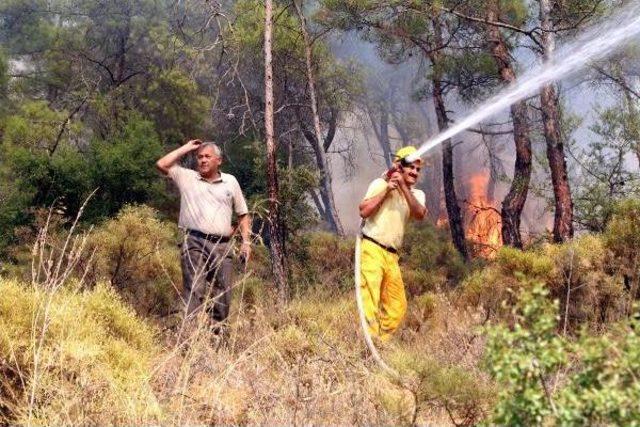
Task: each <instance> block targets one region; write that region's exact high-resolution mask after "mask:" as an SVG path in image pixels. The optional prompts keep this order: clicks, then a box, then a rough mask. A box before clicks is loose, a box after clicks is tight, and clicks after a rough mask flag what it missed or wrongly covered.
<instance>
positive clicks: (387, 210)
mask: <svg viewBox="0 0 640 427" xmlns="http://www.w3.org/2000/svg"><path fill="white" fill-rule="evenodd" d="M385 188H387V181H385V180H384V179H382V178H378V179H375V180H374V181H373V182H372V183H371V184H369V188H368V189H367V194H366V195H365V196H364V199H365V200H367V199H370V198H372V197H374V196H376V195H377V194H379V193H380V192H382V191H384V190H385ZM411 193H412V194H413V196H414V197H415V198H416V200H417V201H418V203H420V204H421V205H422V206H425V195H424V192H423V191H422V190H418V189H416V188H412V189H411ZM409 218H410V211H409V203H407V201H406V200H405V198H404V196H403V195H402V192H401V191H400V190H399V189H396V190H392V191H391V192H390V193H389V194H388V195H387V197H386V198H385V199H384V201H383V202H382V205H381V206H380V208H379V209H378V212H376V213H375V214H374V215H371V216H370V217H369V218H367V219H365V222H364V227H363V228H362V232H363V233H364V234H366V235H367V236H369V237H371V238H372V239H375V240H376V241H378V242H380V243H382V244H383V245H385V246H390V247H392V248H395V249H400V246H402V238H403V237H404V227H405V224H406V223H407V222H408V221H409Z"/></svg>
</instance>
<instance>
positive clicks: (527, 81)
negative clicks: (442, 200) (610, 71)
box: [407, 0, 640, 162]
mask: <svg viewBox="0 0 640 427" xmlns="http://www.w3.org/2000/svg"><path fill="white" fill-rule="evenodd" d="M638 34H640V1H638V0H635V1H632V2H631V3H629V4H628V5H627V6H626V7H624V8H622V9H620V10H619V11H618V12H616V13H615V14H614V15H613V16H612V17H610V18H609V19H607V20H606V21H605V22H604V23H602V24H600V25H598V26H596V27H594V28H593V29H591V30H589V31H587V32H586V33H585V34H583V35H581V36H579V37H577V38H576V39H575V40H573V41H572V42H571V43H568V44H566V45H565V46H563V47H562V48H560V49H559V50H557V51H556V53H555V54H554V58H553V59H552V60H550V61H548V62H545V63H544V64H542V65H540V66H538V67H535V68H533V69H532V70H530V71H528V72H527V73H525V74H523V75H522V76H521V77H520V78H519V79H517V80H516V81H515V82H514V83H513V84H511V85H509V86H508V87H507V88H505V89H504V90H503V91H501V92H499V93H498V94H496V95H494V96H492V97H491V98H489V99H488V100H486V101H485V102H483V103H482V104H480V105H479V106H478V107H477V108H476V109H475V112H474V113H473V114H471V115H469V116H467V117H465V118H464V119H463V120H462V121H460V122H458V123H456V124H455V125H453V126H451V127H450V128H449V129H447V130H445V131H443V132H441V133H439V134H438V135H436V136H435V137H433V138H431V139H430V140H428V141H427V142H425V143H424V144H422V145H421V146H420V147H419V148H418V150H417V151H416V152H415V153H413V154H411V155H409V156H408V158H407V160H408V161H409V162H412V161H415V160H417V159H419V158H420V157H422V156H423V155H424V154H425V153H426V152H428V151H429V150H431V149H432V148H435V147H437V146H438V145H440V144H441V143H442V142H444V141H446V140H447V139H449V138H451V137H453V136H455V135H457V134H459V133H460V132H462V131H464V130H466V129H467V128H469V127H471V126H473V125H475V124H478V123H479V122H481V121H482V120H484V119H486V118H488V117H491V116H493V115H494V114H496V113H498V112H500V111H502V110H504V109H505V108H507V107H509V106H511V105H512V104H514V103H516V102H518V101H520V100H522V99H524V98H526V97H528V96H531V95H532V94H533V93H534V92H536V91H537V90H539V89H540V88H541V87H542V86H544V85H546V84H549V83H552V82H554V81H557V80H560V79H562V78H564V77H567V76H570V75H572V74H575V73H576V72H578V71H580V70H581V69H583V68H584V67H585V66H586V65H587V64H588V63H590V62H593V61H596V60H598V59H603V58H605V57H607V56H610V55H612V54H614V53H615V52H616V51H618V50H619V49H621V48H622V47H623V46H624V45H626V44H628V43H629V42H630V41H631V40H632V39H633V38H634V37H636V36H638Z"/></svg>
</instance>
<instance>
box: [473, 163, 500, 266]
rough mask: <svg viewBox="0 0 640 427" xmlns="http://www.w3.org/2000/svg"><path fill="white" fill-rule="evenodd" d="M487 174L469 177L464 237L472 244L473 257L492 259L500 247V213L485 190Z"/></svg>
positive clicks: (487, 184) (487, 181)
mask: <svg viewBox="0 0 640 427" xmlns="http://www.w3.org/2000/svg"><path fill="white" fill-rule="evenodd" d="M489 179H490V176H489V173H488V172H487V171H483V172H479V173H476V174H474V175H472V176H471V178H470V179H469V181H468V185H467V189H468V190H467V195H468V197H467V200H466V202H467V203H466V209H467V215H465V216H466V219H467V220H466V221H465V222H466V227H465V228H466V232H465V234H466V237H467V239H468V240H469V241H470V242H472V243H473V245H472V251H473V253H474V255H476V256H481V257H484V258H492V257H494V256H495V254H496V251H497V250H498V249H499V248H500V247H501V246H502V225H501V218H500V213H499V212H498V210H496V208H495V207H494V204H493V200H489V197H488V195H487V188H488V186H489Z"/></svg>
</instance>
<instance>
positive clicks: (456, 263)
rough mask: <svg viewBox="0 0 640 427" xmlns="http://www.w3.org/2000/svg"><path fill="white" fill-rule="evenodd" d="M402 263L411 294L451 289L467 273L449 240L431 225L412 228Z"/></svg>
mask: <svg viewBox="0 0 640 427" xmlns="http://www.w3.org/2000/svg"><path fill="white" fill-rule="evenodd" d="M400 262H401V266H402V275H403V279H404V283H405V288H406V290H407V293H408V294H409V295H420V294H422V293H425V292H430V291H437V290H444V289H447V288H450V287H451V286H453V285H455V284H457V283H458V282H460V280H462V278H463V277H464V276H465V275H466V274H467V273H468V267H467V266H466V265H465V264H464V261H463V259H462V257H461V256H460V254H459V253H458V251H457V250H456V249H455V248H454V246H453V244H452V243H451V239H450V237H449V236H448V235H447V234H446V232H445V231H444V230H440V229H437V228H435V227H433V226H432V225H430V224H421V225H419V226H416V225H412V226H410V227H409V229H408V230H407V233H406V235H405V239H404V243H403V248H402V251H401V259H400Z"/></svg>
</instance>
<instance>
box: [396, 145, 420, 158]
mask: <svg viewBox="0 0 640 427" xmlns="http://www.w3.org/2000/svg"><path fill="white" fill-rule="evenodd" d="M416 151H418V150H417V149H416V147H414V146H413V145H407V146H406V147H402V148H401V149H399V150H398V151H396V155H395V158H394V160H400V159H404V158H405V157H407V156H408V155H410V154H413V153H415V152H416Z"/></svg>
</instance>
